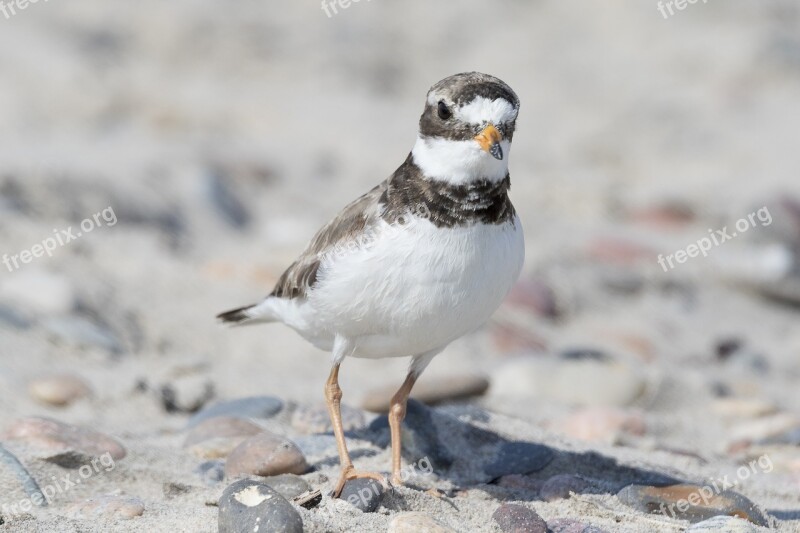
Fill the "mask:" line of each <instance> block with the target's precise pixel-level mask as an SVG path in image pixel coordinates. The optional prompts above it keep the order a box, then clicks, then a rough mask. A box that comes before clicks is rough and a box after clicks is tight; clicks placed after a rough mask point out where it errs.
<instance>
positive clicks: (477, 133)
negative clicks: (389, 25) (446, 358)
mask: <svg viewBox="0 0 800 533" xmlns="http://www.w3.org/2000/svg"><path fill="white" fill-rule="evenodd" d="M518 111H519V99H518V98H517V95H516V94H515V93H514V91H513V90H511V88H510V87H509V86H508V85H507V84H505V83H504V82H503V81H501V80H499V79H498V78H495V77H493V76H489V75H486V74H481V73H477V72H469V73H462V74H456V75H454V76H450V77H448V78H445V79H443V80H442V81H440V82H438V83H437V84H435V85H434V86H433V87H431V89H430V90H429V91H428V95H427V98H426V101H425V110H424V112H423V113H422V117H421V118H420V121H419V134H418V136H417V140H416V143H415V144H414V148H413V149H412V151H411V153H410V154H409V155H408V157H407V158H406V160H405V161H404V162H403V164H402V165H400V167H399V168H398V169H397V170H396V171H395V172H394V173H393V174H392V175H391V176H390V177H389V178H388V179H386V180H385V181H383V182H381V183H380V184H379V185H377V186H376V187H375V188H373V189H372V190H371V191H369V192H368V193H366V194H364V195H363V196H361V197H359V198H358V199H356V200H355V201H354V202H352V203H350V204H349V205H348V206H346V207H345V208H344V209H343V210H342V211H341V212H340V213H339V215H338V216H337V217H336V218H334V219H333V220H332V221H331V222H329V223H328V224H327V225H325V226H324V227H323V228H322V229H321V230H319V232H318V233H317V234H316V235H315V236H314V238H313V239H312V240H311V242H310V243H309V245H308V246H307V247H306V249H305V251H304V252H303V253H302V254H301V255H300V257H298V258H297V260H296V261H295V262H294V263H292V264H291V265H290V266H289V268H288V269H287V270H286V271H285V272H284V273H283V275H281V277H280V279H279V280H278V282H277V284H276V286H275V288H274V289H273V290H272V292H271V293H270V294H269V295H268V296H267V297H266V298H265V299H263V300H262V301H261V302H259V303H257V304H253V305H248V306H245V307H241V308H238V309H234V310H232V311H227V312H225V313H222V314H220V315H218V317H217V318H219V319H220V320H222V321H223V322H226V323H232V324H242V325H243V324H256V323H262V322H283V323H284V324H286V325H287V326H289V327H291V328H293V329H294V330H296V331H297V332H298V333H299V334H300V335H302V336H303V337H304V338H305V339H307V340H308V341H309V342H311V343H312V344H313V345H314V346H316V347H318V348H321V349H322V350H326V351H330V352H331V353H332V369H331V372H330V376H329V378H328V380H327V383H326V385H325V398H326V401H327V405H328V412H329V414H330V417H331V421H332V424H333V428H334V434H335V437H336V443H337V447H338V452H339V458H340V461H341V468H342V472H341V477H340V478H339V480H338V483H337V484H336V488H335V489H334V496H335V497H338V496H339V494H340V493H341V491H342V489H343V488H344V485H345V483H346V482H347V481H348V480H350V479H356V478H373V479H377V480H380V481H381V482H383V483H384V484H385V483H386V479H385V478H384V477H383V475H382V474H380V473H377V472H365V471H359V470H356V469H355V467H354V466H353V463H352V461H351V459H350V455H349V453H348V451H347V445H346V442H345V438H344V431H343V429H342V420H341V414H340V402H341V398H342V391H341V389H340V388H339V383H338V381H339V380H338V376H339V367H340V365H341V364H342V361H343V360H344V359H345V358H347V357H363V358H371V359H382V358H385V357H411V364H410V368H409V371H408V375H407V376H406V379H405V381H404V382H403V384H402V386H401V387H400V389H399V390H398V391H397V393H396V394H395V395H394V397H393V398H392V400H391V407H390V410H389V423H390V428H391V443H392V482H393V483H395V484H401V483H402V480H401V478H400V466H401V459H400V455H401V454H400V451H401V448H400V446H401V444H400V424H401V422H402V420H403V418H404V417H405V413H406V402H407V400H408V396H409V393H410V391H411V389H412V387H413V386H414V383H415V382H416V380H417V378H418V377H419V376H420V374H421V373H422V371H423V370H424V369H425V367H426V366H427V365H428V364H429V363H430V362H431V360H432V359H433V358H434V357H435V356H436V355H437V354H439V353H440V352H441V351H442V350H443V349H444V348H445V347H446V346H447V345H448V344H450V343H451V342H453V341H454V340H456V339H458V338H459V337H461V336H462V335H464V334H466V333H469V332H471V331H473V330H475V329H476V328H478V327H479V326H481V325H482V324H483V323H485V322H486V321H487V320H488V319H489V317H490V316H491V315H492V313H493V312H494V311H495V309H497V307H498V306H499V305H500V303H501V302H502V301H503V299H504V298H505V296H506V294H507V293H508V291H509V290H510V289H511V286H512V284H513V283H514V282H515V281H516V279H517V277H518V276H519V273H520V270H521V268H522V263H523V260H524V255H525V248H524V242H523V235H522V226H521V223H520V220H519V217H518V216H517V214H516V212H515V210H514V206H513V205H512V204H511V200H510V199H509V197H508V190H509V187H510V178H509V173H508V155H509V151H510V147H511V139H512V137H513V135H514V129H515V126H516V120H517V113H518Z"/></svg>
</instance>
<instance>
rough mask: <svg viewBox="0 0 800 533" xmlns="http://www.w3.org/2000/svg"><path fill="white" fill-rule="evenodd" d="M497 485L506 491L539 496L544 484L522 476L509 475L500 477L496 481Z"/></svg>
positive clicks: (538, 480)
mask: <svg viewBox="0 0 800 533" xmlns="http://www.w3.org/2000/svg"><path fill="white" fill-rule="evenodd" d="M496 485H497V486H498V487H503V488H505V489H511V490H519V491H524V492H533V493H536V494H539V491H540V490H541V488H542V486H543V485H544V482H543V481H542V480H540V479H534V478H532V477H529V476H524V475H522V474H508V475H507V476H502V477H500V478H499V479H498V480H497V481H496Z"/></svg>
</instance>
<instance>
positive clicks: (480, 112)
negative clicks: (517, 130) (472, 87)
mask: <svg viewBox="0 0 800 533" xmlns="http://www.w3.org/2000/svg"><path fill="white" fill-rule="evenodd" d="M455 115H456V117H457V118H458V119H459V120H461V121H463V122H467V123H468V124H475V125H481V124H485V123H487V122H488V123H492V124H503V123H506V122H512V121H514V120H515V119H516V118H517V110H516V109H515V108H514V106H513V105H511V102H509V101H508V100H506V99H505V98H498V99H496V100H489V99H488V98H484V97H483V96H478V97H477V98H475V99H474V100H473V101H472V102H470V103H469V104H467V105H465V106H463V107H461V108H459V109H456V110H455Z"/></svg>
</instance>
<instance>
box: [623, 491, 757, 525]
mask: <svg viewBox="0 0 800 533" xmlns="http://www.w3.org/2000/svg"><path fill="white" fill-rule="evenodd" d="M617 497H618V498H619V499H620V501H622V502H623V503H625V504H626V505H628V506H630V507H633V508H634V509H636V510H638V511H640V512H643V513H648V514H649V513H654V514H662V515H665V516H670V517H673V518H677V519H679V520H688V521H689V522H692V523H697V522H701V521H703V520H708V519H710V518H713V517H715V516H717V515H728V516H739V517H742V518H746V519H747V520H749V521H750V522H752V523H754V524H757V525H759V526H765V527H766V526H767V525H768V522H767V519H766V517H765V516H764V514H763V512H762V511H761V510H760V509H759V508H758V507H757V506H756V504H754V503H753V502H751V501H750V500H748V499H747V498H745V497H744V496H742V495H741V494H739V493H736V492H733V491H729V490H726V491H722V492H719V493H715V491H714V489H713V488H712V487H711V486H706V487H703V486H700V485H689V484H685V485H672V486H668V487H652V486H647V485H628V486H627V487H625V488H623V489H622V490H621V491H619V492H618V493H617Z"/></svg>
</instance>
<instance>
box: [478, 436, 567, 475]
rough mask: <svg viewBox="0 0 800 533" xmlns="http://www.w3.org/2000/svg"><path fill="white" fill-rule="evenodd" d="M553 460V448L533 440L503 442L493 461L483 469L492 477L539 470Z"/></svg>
mask: <svg viewBox="0 0 800 533" xmlns="http://www.w3.org/2000/svg"><path fill="white" fill-rule="evenodd" d="M552 460H553V450H552V449H551V448H548V447H547V446H543V445H541V444H536V443H533V442H522V441H510V442H503V443H502V444H500V446H499V447H498V448H497V450H496V451H495V453H494V454H493V455H492V457H491V462H489V463H488V464H486V465H484V466H483V471H484V473H486V475H487V476H489V477H490V478H491V479H497V478H499V477H502V476H506V475H508V474H529V473H531V472H538V471H539V470H541V469H542V468H544V467H545V466H547V465H548V464H549V463H550V461H552Z"/></svg>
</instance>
